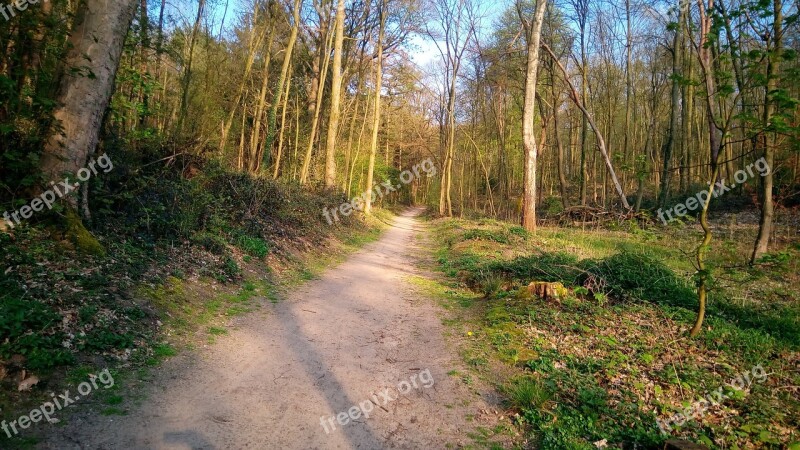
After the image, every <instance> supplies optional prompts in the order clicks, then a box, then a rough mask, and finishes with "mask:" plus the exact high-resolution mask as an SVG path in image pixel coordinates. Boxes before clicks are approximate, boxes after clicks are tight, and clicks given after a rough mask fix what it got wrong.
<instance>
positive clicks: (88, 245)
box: [65, 208, 106, 256]
mask: <svg viewBox="0 0 800 450" xmlns="http://www.w3.org/2000/svg"><path fill="white" fill-rule="evenodd" d="M65 221H66V227H67V230H66V234H67V237H68V238H69V239H70V240H71V241H72V242H73V243H74V244H75V248H77V249H78V250H79V251H81V252H83V253H86V254H89V255H93V256H106V249H105V247H103V245H102V244H100V241H98V240H97V238H95V237H94V236H92V233H90V232H89V230H87V229H86V227H85V226H83V221H82V220H81V218H80V216H79V215H78V213H77V212H75V210H74V209H72V208H67V214H66V218H65Z"/></svg>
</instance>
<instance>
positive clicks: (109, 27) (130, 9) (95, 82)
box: [41, 0, 137, 181]
mask: <svg viewBox="0 0 800 450" xmlns="http://www.w3.org/2000/svg"><path fill="white" fill-rule="evenodd" d="M136 4H137V1H136V0H118V1H113V2H110V1H106V0H85V1H83V2H81V3H80V6H79V8H78V11H77V14H76V17H75V23H74V27H73V30H72V32H71V33H70V36H69V43H68V47H69V50H68V54H67V57H66V61H65V66H66V71H65V73H64V76H63V79H62V81H61V86H60V89H59V93H58V96H57V99H56V100H57V102H58V107H57V108H56V110H55V112H54V114H53V116H54V119H55V120H56V123H57V124H58V128H57V129H56V130H54V132H53V133H52V135H51V136H50V139H49V140H48V141H47V143H46V144H45V149H44V154H43V155H42V160H41V168H42V172H43V173H44V175H45V176H46V177H47V179H48V180H51V181H55V180H57V179H60V178H62V177H63V176H65V175H74V174H75V173H76V172H77V171H78V170H79V169H81V168H83V167H84V166H85V165H86V163H87V161H88V158H89V156H90V155H91V154H92V153H94V151H95V148H96V147H97V143H98V140H99V138H100V127H101V125H102V121H103V115H104V113H105V111H106V108H107V107H108V104H109V100H110V99H111V95H112V93H113V89H114V80H115V78H116V75H117V69H118V68H119V63H120V56H121V55H122V47H123V44H124V43H125V37H126V36H127V33H128V28H129V27H130V24H131V22H132V20H133V16H134V13H135V11H136Z"/></svg>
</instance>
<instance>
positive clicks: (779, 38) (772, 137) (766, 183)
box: [750, 0, 783, 263]
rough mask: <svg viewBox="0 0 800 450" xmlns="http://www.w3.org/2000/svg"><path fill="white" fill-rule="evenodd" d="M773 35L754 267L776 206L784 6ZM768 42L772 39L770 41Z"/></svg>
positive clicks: (776, 7) (776, 1)
mask: <svg viewBox="0 0 800 450" xmlns="http://www.w3.org/2000/svg"><path fill="white" fill-rule="evenodd" d="M772 16H773V17H772V19H773V25H772V33H765V34H764V36H765V37H767V36H770V35H771V37H772V45H771V46H770V45H769V42H767V74H766V78H767V86H766V90H765V93H764V119H763V120H764V126H765V127H766V130H765V131H764V133H763V136H762V147H763V149H764V153H763V158H764V160H765V161H766V163H767V167H768V169H769V170H768V172H766V173H765V174H764V175H763V177H762V180H761V219H760V220H759V223H758V237H757V238H756V243H755V247H754V248H753V254H752V255H751V257H750V262H751V263H755V262H756V261H757V260H758V258H760V257H761V256H763V255H764V254H765V253H766V252H767V249H768V246H769V239H770V236H771V235H772V219H773V216H774V214H775V203H774V200H773V198H772V189H773V184H774V175H773V173H772V172H773V169H772V168H773V167H775V143H776V141H777V135H778V130H777V126H776V124H775V123H773V119H774V116H775V112H776V109H777V108H776V107H775V106H776V103H777V101H778V100H777V97H778V96H779V95H780V93H779V92H777V87H778V79H779V77H780V73H781V72H780V67H781V66H780V64H781V59H782V57H783V2H782V0H773V1H772ZM767 39H769V38H767Z"/></svg>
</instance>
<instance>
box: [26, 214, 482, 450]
mask: <svg viewBox="0 0 800 450" xmlns="http://www.w3.org/2000/svg"><path fill="white" fill-rule="evenodd" d="M418 212H419V211H418V210H409V211H408V212H406V213H405V214H403V215H401V217H398V218H397V219H396V220H395V221H394V223H393V224H392V227H391V228H390V229H389V230H388V231H387V232H386V233H385V234H384V236H383V237H382V238H381V239H380V240H379V241H378V242H375V243H373V244H371V245H369V246H367V247H366V248H364V249H363V250H361V251H360V252H358V253H356V254H355V255H353V256H352V257H350V258H349V259H348V261H346V262H345V263H343V264H341V265H340V266H338V267H336V268H334V269H331V270H329V271H327V272H326V273H325V274H324V275H323V276H322V277H321V278H320V279H317V280H314V281H311V282H309V283H307V284H305V285H303V286H302V287H300V288H298V289H297V290H296V291H294V292H292V293H290V295H289V296H288V298H287V299H285V300H283V301H281V302H280V303H278V304H276V305H273V304H270V303H269V302H266V301H265V303H264V307H263V308H262V309H261V310H260V311H259V312H255V313H252V314H250V315H249V316H245V317H243V318H241V319H240V320H239V321H238V322H237V323H236V326H235V329H234V330H232V331H231V333H230V334H229V335H228V336H224V337H221V338H220V339H219V340H218V342H217V344H216V345H214V346H212V347H210V348H208V349H206V350H204V351H202V352H194V353H188V354H184V355H182V356H180V357H177V358H175V359H173V360H171V361H169V362H167V363H165V364H164V365H163V366H162V367H160V368H159V370H158V374H157V375H156V377H155V379H154V380H153V381H152V382H151V383H150V385H149V386H148V387H147V388H145V393H144V394H145V399H144V400H143V401H142V402H141V404H139V405H138V406H133V407H131V409H130V411H129V414H128V415H126V416H110V417H106V416H102V415H100V414H99V412H98V411H89V410H88V409H90V408H85V409H87V410H86V411H79V412H77V413H76V414H73V415H72V416H71V417H70V418H69V420H68V421H67V422H68V423H67V424H66V425H65V426H63V427H53V429H52V430H50V431H48V433H49V435H48V436H46V438H45V440H44V441H43V442H42V443H41V445H40V446H39V448H43V449H59V450H60V449H228V448H231V449H239V448H252V449H272V448H303V449H311V448H320V449H322V448H366V449H372V448H376V449H377V448H444V447H446V446H450V447H453V446H455V447H459V446H462V445H467V444H471V443H472V440H471V439H470V438H469V437H468V436H467V435H468V433H471V432H472V431H474V429H475V428H476V427H478V426H483V427H487V428H491V427H492V426H493V422H496V420H495V418H494V414H492V412H491V410H492V409H494V407H493V406H491V405H489V404H488V403H487V400H485V399H484V398H483V397H486V398H487V399H491V398H492V397H491V396H492V394H491V393H488V392H487V393H485V394H484V395H483V396H481V395H479V394H478V393H476V392H475V391H474V389H469V388H468V387H467V386H465V385H464V384H463V383H462V381H461V380H460V377H454V376H449V375H448V372H450V371H451V370H453V369H463V367H462V362H461V361H460V359H459V358H458V356H457V350H456V349H455V348H454V347H453V346H452V345H449V344H448V343H447V342H446V341H445V338H444V337H443V334H444V332H445V330H444V328H443V325H442V324H441V317H442V315H443V312H442V311H441V310H440V308H439V307H437V306H436V305H434V304H433V302H432V301H431V300H428V299H424V298H420V297H419V295H418V294H416V293H415V292H414V291H413V290H412V287H411V285H409V283H408V282H407V280H406V278H407V277H408V276H409V275H411V274H416V273H417V269H415V266H416V265H417V264H415V261H416V260H415V254H418V253H417V252H419V251H420V249H419V248H418V247H416V246H415V244H417V243H418V241H417V240H416V238H415V236H417V235H418V232H420V231H421V230H420V228H419V227H420V224H419V222H418V221H417V220H416V219H415V218H414V216H415V215H416V214H418ZM426 386H428V387H426ZM400 391H403V393H401V392H400ZM490 401H491V400H490ZM359 405H360V406H359ZM354 406H358V409H357V410H352V411H351V408H353V407H354ZM97 409H99V408H97ZM368 410H371V411H369V418H365V417H364V414H363V412H365V411H368ZM348 411H349V412H350V413H352V416H349V415H348V414H347V413H348ZM487 411H489V412H488V413H487ZM340 413H344V414H341V415H340ZM336 415H340V417H337V418H333V416H336ZM359 416H360V417H359ZM351 417H355V419H352V418H351ZM340 418H341V419H342V422H348V423H347V424H346V425H341V424H340V422H339V419H340ZM323 423H324V424H325V426H323ZM326 429H327V430H326Z"/></svg>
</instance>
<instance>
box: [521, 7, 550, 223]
mask: <svg viewBox="0 0 800 450" xmlns="http://www.w3.org/2000/svg"><path fill="white" fill-rule="evenodd" d="M546 8H547V0H537V1H536V12H535V13H534V16H533V18H532V19H528V18H526V17H525V14H524V13H523V11H522V5H520V3H519V2H517V14H519V19H520V21H522V26H523V28H524V29H525V39H526V41H527V43H528V63H527V69H526V72H525V104H524V106H523V110H522V141H523V142H522V143H523V146H524V147H525V176H524V178H525V180H524V182H523V184H524V191H525V192H524V194H523V209H522V226H524V227H525V229H526V230H528V231H532V232H535V231H536V158H537V156H538V148H537V145H536V136H534V134H533V122H534V118H535V115H536V82H537V80H538V77H537V76H538V73H539V48H540V42H541V38H542V25H543V24H544V12H545V10H546Z"/></svg>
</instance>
